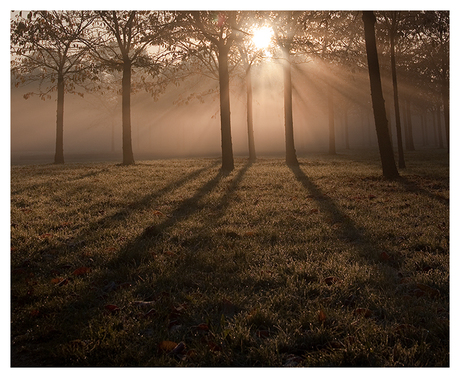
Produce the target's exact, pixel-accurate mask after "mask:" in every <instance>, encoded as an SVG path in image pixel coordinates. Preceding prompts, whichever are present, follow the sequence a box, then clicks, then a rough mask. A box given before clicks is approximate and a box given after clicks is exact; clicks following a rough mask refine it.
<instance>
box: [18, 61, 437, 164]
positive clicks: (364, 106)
mask: <svg viewBox="0 0 460 378" xmlns="http://www.w3.org/2000/svg"><path fill="white" fill-rule="evenodd" d="M321 67H322V66H321V64H320V63H315V62H313V61H309V62H308V63H303V64H297V65H293V73H292V75H293V77H292V81H293V113H294V136H295V144H296V149H297V152H298V153H299V154H302V153H303V152H327V148H328V135H329V134H328V109H327V90H326V83H327V82H331V83H333V87H334V88H335V95H334V98H335V101H334V105H335V130H336V145H337V149H338V150H340V149H343V148H345V128H344V127H345V126H344V124H345V122H344V112H343V110H344V109H347V117H348V135H349V147H350V148H364V147H366V148H368V147H372V146H376V136H375V129H374V126H373V116H372V112H371V107H370V90H369V84H368V77H367V76H366V72H365V71H362V72H361V73H352V72H351V71H346V70H345V71H343V72H336V73H334V74H332V73H331V72H330V71H325V70H324V69H322V68H321ZM282 80H283V75H282V69H281V65H280V64H279V63H278V62H276V61H273V62H268V61H267V62H263V63H262V64H260V65H258V66H256V67H254V68H253V112H254V135H255V146H256V152H257V155H258V156H263V155H281V154H283V153H284V111H283V81H282ZM120 86H121V83H120ZM217 88H218V82H217V81H216V80H212V79H210V78H207V77H205V76H196V77H192V78H188V79H187V80H186V81H184V82H182V83H180V85H179V86H175V85H170V86H169V87H168V88H167V90H166V91H165V93H163V94H162V95H161V96H160V97H159V99H158V100H157V101H154V99H153V98H152V97H151V96H150V95H149V94H147V93H145V92H138V93H133V94H132V98H131V120H132V145H133V151H134V158H135V160H144V159H155V158H176V157H177V158H182V157H196V156H200V157H219V156H220V154H221V148H220V147H221V141H220V113H219V97H218V91H217ZM210 89H216V90H215V91H214V93H213V94H209V95H207V96H205V97H203V99H202V100H203V101H204V102H203V103H202V102H201V101H199V100H198V99H191V100H189V101H188V102H187V101H186V100H187V98H188V97H189V96H190V95H192V94H199V93H203V92H206V91H208V90H210ZM30 90H31V88H28V87H24V88H12V90H11V158H12V163H13V164H21V163H30V162H31V161H32V160H33V159H39V160H37V161H47V162H52V156H53V155H54V151H55V138H56V136H55V133H56V100H55V98H53V99H51V100H46V101H42V100H40V99H39V98H38V96H36V97H30V98H29V99H27V100H25V99H24V98H23V95H24V93H26V92H28V91H30ZM230 91H231V95H230V96H231V98H230V104H231V125H232V141H233V151H234V154H235V156H247V154H248V146H247V144H248V142H247V140H248V139H247V125H246V86H245V83H244V80H243V79H242V78H239V77H233V78H232V79H231V83H230ZM120 104H121V95H120V94H103V95H101V94H98V93H85V94H84V97H83V98H81V97H80V96H78V95H70V94H66V96H65V100H64V106H65V108H64V156H65V158H66V161H71V160H72V159H74V160H83V159H86V158H93V159H95V158H99V159H104V160H107V159H112V160H120V159H121V153H122V152H121V136H122V130H121V105H120ZM388 104H392V102H390V101H387V112H388V113H391V112H392V109H389V106H390V105H388ZM417 122H418V118H417V116H416V114H415V113H414V114H413V127H414V142H415V143H416V144H417V143H418V144H420V143H421V136H420V135H419V134H420V133H419V132H417V130H418V128H419V125H418V123H417ZM390 123H391V126H392V127H393V128H394V121H393V122H392V121H390ZM432 129H433V128H432V126H431V125H429V130H428V132H429V133H433V132H434V131H432ZM393 134H394V135H393V138H395V134H396V133H395V132H393ZM430 135H431V134H430ZM432 139H433V138H431V139H430V140H432ZM394 146H396V142H394Z"/></svg>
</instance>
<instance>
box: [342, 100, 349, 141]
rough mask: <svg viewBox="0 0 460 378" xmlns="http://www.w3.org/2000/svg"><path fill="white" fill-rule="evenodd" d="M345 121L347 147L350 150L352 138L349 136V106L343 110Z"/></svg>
mask: <svg viewBox="0 0 460 378" xmlns="http://www.w3.org/2000/svg"><path fill="white" fill-rule="evenodd" d="M343 122H344V126H345V148H346V149H347V150H349V149H350V138H349V136H348V109H347V108H345V110H344V112H343Z"/></svg>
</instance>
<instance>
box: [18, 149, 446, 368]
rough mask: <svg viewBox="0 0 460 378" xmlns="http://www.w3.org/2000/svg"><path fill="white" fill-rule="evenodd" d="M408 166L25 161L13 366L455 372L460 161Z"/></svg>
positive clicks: (350, 161) (417, 158)
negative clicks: (455, 176)
mask: <svg viewBox="0 0 460 378" xmlns="http://www.w3.org/2000/svg"><path fill="white" fill-rule="evenodd" d="M407 160H408V168H407V169H406V170H405V171H403V172H401V173H402V178H401V179H400V180H397V181H387V180H385V179H383V178H382V177H381V170H380V167H379V164H378V159H376V158H375V156H371V157H368V156H366V157H363V156H354V155H337V156H334V157H330V156H326V155H324V156H320V155H315V156H313V155H312V156H308V157H304V158H301V159H300V163H301V164H300V167H299V169H290V168H288V167H287V166H286V165H285V164H284V162H283V161H282V160H280V159H259V160H258V161H257V162H256V163H253V164H250V163H248V162H247V161H246V160H244V159H237V160H236V168H235V170H234V171H233V172H231V173H230V174H222V173H221V172H220V171H219V162H218V161H216V160H213V159H190V160H168V161H161V160H159V161H149V162H141V163H138V164H137V165H135V166H132V167H124V166H119V165H115V164H109V163H98V164H70V165H66V166H55V165H47V166H22V167H12V171H11V304H12V314H11V316H12V326H11V340H12V365H14V366H31V365H32V366H448V365H449V359H448V354H449V231H448V230H449V215H448V211H449V203H448V199H449V167H448V156H447V155H446V154H445V153H440V152H438V151H424V152H417V153H411V155H410V156H409V157H408V159H407ZM167 341H168V342H171V343H166V342H167ZM181 342H182V343H183V344H180V343H181ZM179 344H180V345H179ZM184 344H185V348H183V345H184ZM178 345H179V346H178ZM172 346H178V348H177V349H174V348H173V347H172ZM168 348H170V349H168Z"/></svg>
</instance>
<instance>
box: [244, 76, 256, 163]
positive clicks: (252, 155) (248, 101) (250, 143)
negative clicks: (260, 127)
mask: <svg viewBox="0 0 460 378" xmlns="http://www.w3.org/2000/svg"><path fill="white" fill-rule="evenodd" d="M246 117H247V124H248V148H249V160H250V161H255V160H256V148H255V144H254V123H253V113H252V69H251V67H249V68H248V71H247V74H246Z"/></svg>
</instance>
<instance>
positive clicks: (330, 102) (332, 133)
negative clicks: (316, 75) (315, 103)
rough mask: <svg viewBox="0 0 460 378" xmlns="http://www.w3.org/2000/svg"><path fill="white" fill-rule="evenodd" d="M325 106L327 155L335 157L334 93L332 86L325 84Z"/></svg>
mask: <svg viewBox="0 0 460 378" xmlns="http://www.w3.org/2000/svg"><path fill="white" fill-rule="evenodd" d="M327 86H328V90H327V106H328V113H329V154H330V155H335V154H336V149H335V124H334V93H333V91H332V86H331V85H330V84H327Z"/></svg>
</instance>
